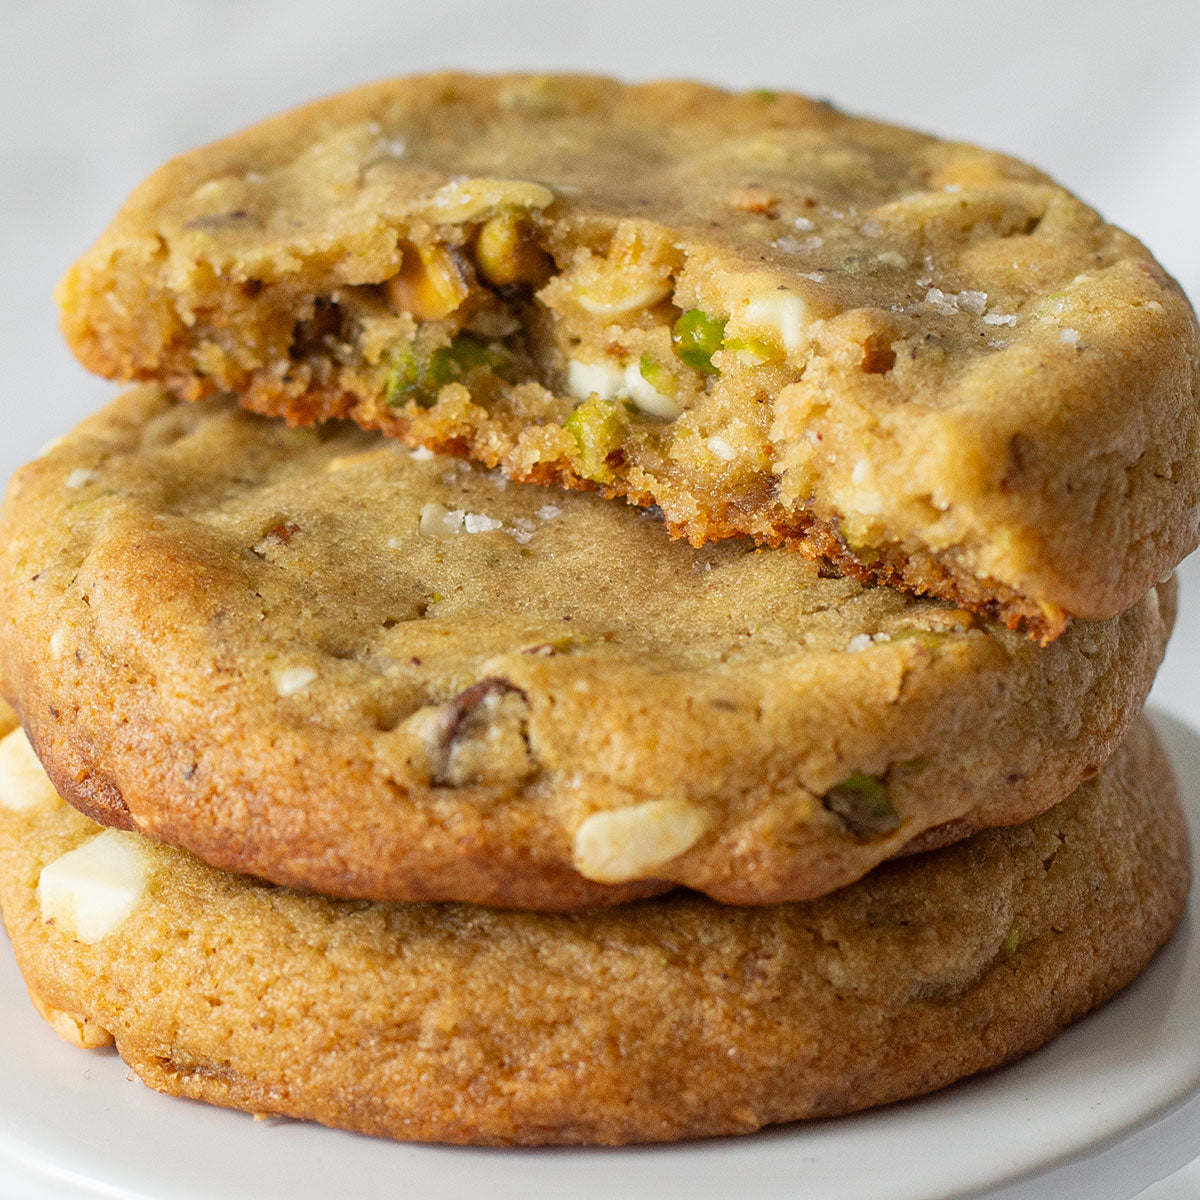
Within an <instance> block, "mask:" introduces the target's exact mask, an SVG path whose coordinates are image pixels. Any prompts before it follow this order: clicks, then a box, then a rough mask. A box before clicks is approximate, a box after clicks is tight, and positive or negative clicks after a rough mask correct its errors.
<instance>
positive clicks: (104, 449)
mask: <svg viewBox="0 0 1200 1200" xmlns="http://www.w3.org/2000/svg"><path fill="white" fill-rule="evenodd" d="M0 547H2V548H3V550H2V551H0V611H3V612H4V613H5V614H6V617H7V619H6V621H5V622H4V623H3V624H2V626H0V690H3V691H4V692H5V694H6V695H7V696H8V698H9V699H10V700H11V701H12V702H13V704H14V706H15V707H16V708H17V709H18V711H19V712H20V713H21V715H22V717H23V719H24V722H25V726H26V728H27V729H28V731H29V736H30V737H31V739H32V741H33V744H34V746H35V747H36V749H37V752H38V754H39V755H40V756H41V759H42V761H43V762H44V763H45V764H46V767H47V769H48V770H49V772H50V775H51V777H52V778H53V779H54V781H55V784H56V785H57V786H58V788H59V790H60V791H61V792H62V794H63V795H64V796H66V797H67V798H68V799H69V800H70V801H71V802H72V803H73V804H76V805H78V806H79V807H80V808H81V809H83V810H84V811H85V812H88V813H89V814H90V815H92V816H94V817H95V818H96V819H97V820H100V821H102V822H104V823H106V824H111V825H117V826H119V827H122V828H137V829H139V830H141V831H142V832H144V833H147V834H149V835H150V836H151V837H154V838H158V839H161V840H165V841H169V842H174V843H176V844H179V845H182V846H184V847H186V848H187V849H189V850H192V851H194V852H195V853H197V854H199V855H200V856H201V857H202V858H204V859H205V860H207V861H208V862H210V863H212V864H213V865H215V866H218V867H221V868H224V869H226V870H235V871H245V872H249V873H252V874H255V875H259V876H263V877H265V878H268V879H271V880H273V881H275V882H277V883H283V884H288V885H292V886H296V887H303V888H311V889H314V890H316V891H321V892H325V893H328V894H331V895H338V896H349V897H363V898H367V899H403V900H408V899H413V900H419V899H437V900H468V901H474V902H479V903H489V904H499V905H512V906H521V907H532V908H542V909H546V908H571V907H578V906H581V905H588V904H598V903H607V902H613V901H617V900H625V899H629V898H631V897H633V896H637V895H642V894H648V893H650V892H656V891H662V890H665V889H666V888H667V887H668V886H669V885H671V884H675V883H680V884H686V885H688V886H689V887H693V888H697V889H699V890H701V891H704V892H706V893H708V894H709V895H711V896H714V897H715V898H717V899H719V900H724V901H731V902H735V903H767V902H777V901H783V900H795V899H806V898H809V897H811V896H815V895H819V894H820V893H822V892H826V891H829V890H831V889H833V888H836V887H839V886H841V885H843V884H846V883H849V882H850V881H851V880H853V879H856V878H857V877H858V876H860V875H862V874H863V873H864V872H866V871H867V870H869V869H870V868H871V867H872V866H874V865H875V864H876V863H878V862H880V861H881V860H882V859H885V858H887V857H889V856H891V855H894V854H896V853H898V852H900V851H901V850H903V849H904V848H905V847H906V846H908V845H910V844H911V843H913V842H914V839H922V840H918V841H917V842H916V845H918V846H926V845H928V844H929V843H928V839H929V838H938V837H940V836H942V833H943V832H944V831H939V832H938V833H930V831H931V830H933V829H934V828H935V827H940V826H945V824H946V823H947V822H956V824H955V825H953V826H951V827H950V828H951V831H952V832H954V833H955V834H961V833H962V832H964V831H965V829H966V828H969V827H973V826H975V825H989V824H1005V823H1015V822H1018V821H1022V820H1025V819H1026V818H1028V817H1029V816H1032V815H1033V814H1034V813H1036V812H1039V811H1041V810H1042V809H1044V808H1047V807H1049V806H1050V805H1051V804H1054V803H1057V802H1058V801H1059V800H1061V799H1063V798H1064V797H1065V796H1066V795H1067V794H1069V793H1070V792H1071V791H1072V790H1073V789H1074V788H1075V786H1076V784H1077V783H1078V782H1079V781H1080V780H1081V779H1083V778H1085V777H1087V776H1088V775H1090V774H1093V773H1094V772H1095V771H1096V770H1097V769H1098V767H1099V766H1100V764H1101V763H1103V761H1104V760H1105V758H1106V757H1107V755H1108V754H1109V753H1110V752H1111V751H1112V749H1113V748H1114V747H1115V746H1116V744H1117V742H1118V741H1119V739H1120V737H1121V736H1122V734H1123V733H1124V730H1125V728H1126V727H1127V725H1128V723H1129V721H1130V720H1132V717H1133V715H1134V714H1136V713H1137V712H1138V711H1139V709H1140V707H1141V704H1142V701H1143V700H1144V698H1145V694H1146V692H1147V690H1148V688H1149V686H1150V683H1151V680H1152V678H1153V675H1154V672H1155V669H1156V667H1157V665H1158V663H1159V661H1160V658H1161V656H1162V652H1163V648H1164V644H1165V641H1166V638H1167V636H1168V633H1169V631H1170V627H1171V623H1172V620H1173V614H1174V588H1173V584H1170V583H1168V584H1165V585H1162V586H1160V587H1158V588H1156V589H1152V590H1151V592H1150V593H1148V594H1147V596H1146V597H1145V598H1144V599H1143V601H1142V602H1141V603H1140V604H1139V605H1137V606H1135V607H1134V608H1132V609H1130V610H1129V611H1128V612H1126V613H1125V614H1124V615H1122V616H1121V617H1119V618H1114V619H1112V620H1110V621H1107V622H1098V623H1092V622H1077V623H1076V624H1075V625H1073V627H1072V628H1071V629H1070V630H1068V632H1067V633H1066V634H1065V635H1064V636H1063V637H1061V638H1059V639H1058V640H1057V641H1056V642H1055V643H1053V644H1052V645H1051V646H1048V647H1046V648H1044V649H1042V648H1039V647H1038V646H1036V645H1035V644H1034V643H1032V642H1030V641H1029V639H1027V638H1025V637H1022V636H1020V635H1019V634H1015V633H1012V632H1011V631H1009V630H1007V629H1005V628H1003V627H1002V626H998V625H995V624H989V623H987V622H982V621H979V620H976V619H975V618H973V617H972V616H971V615H970V614H969V613H967V612H965V611H963V610H961V609H955V608H952V607H950V606H949V605H948V604H946V603H944V602H941V601H935V600H929V599H918V598H915V597H913V596H910V595H907V594H905V593H902V592H898V591H893V590H891V589H886V588H879V587H869V586H864V585H862V584H859V583H856V582H855V581H853V580H849V579H844V578H826V577H825V575H824V574H823V573H822V570H821V569H820V568H819V566H818V565H817V564H816V563H815V562H813V561H811V560H810V559H808V558H806V557H805V556H803V555H798V554H788V553H781V552H778V551H771V550H755V548H754V546H753V545H752V544H751V543H749V542H746V541H734V540H726V541H723V542H720V543H718V544H715V545H713V546H710V547H707V548H704V549H695V548H693V547H691V546H689V545H687V544H686V543H683V542H671V541H669V540H668V539H666V538H664V537H663V536H662V528H661V525H660V524H659V523H658V522H657V521H656V520H655V519H654V518H653V517H652V516H650V515H647V514H645V513H643V512H641V511H640V510H638V509H636V508H632V507H629V506H627V505H621V504H612V503H610V502H607V501H605V500H603V499H601V498H599V497H597V496H591V495H586V494H578V493H564V492H559V491H556V490H553V489H549V488H539V487H533V486H517V485H511V484H508V483H507V481H506V480H505V479H504V477H503V476H502V475H500V474H498V473H495V472H487V471H484V470H481V469H478V468H473V467H471V466H470V465H469V464H467V463H465V462H460V461H457V460H452V459H443V458H437V457H434V456H432V455H430V454H428V453H426V452H418V453H412V454H410V453H409V452H408V451H407V450H405V449H404V448H403V447H401V446H400V445H399V444H398V443H397V442H395V441H389V440H388V439H385V438H383V437H380V436H379V435H378V434H374V433H367V432H364V431H362V430H360V429H358V428H357V427H356V426H355V425H353V424H350V423H340V424H331V425H325V426H322V427H320V428H317V429H300V430H289V429H287V428H286V427H285V426H284V425H283V424H282V423H281V422H277V421H272V420H269V419H265V418H261V417H256V416H253V415H251V414H248V413H245V412H244V411H242V410H241V409H239V408H238V407H237V406H236V405H235V404H234V403H233V402H231V401H228V400H214V401H206V402H204V403H202V404H198V405H191V404H184V403H181V402H178V401H175V400H172V399H171V398H169V397H168V396H166V395H165V394H164V393H162V392H160V391H157V390H154V389H149V388H144V389H141V390H134V391H131V392H129V393H127V394H126V395H125V396H123V397H122V398H120V399H119V400H117V401H116V402H115V403H114V404H113V405H112V406H111V407H109V408H108V409H106V410H104V411H103V412H102V413H100V414H99V415H98V416H97V417H95V418H93V419H92V420H90V421H88V422H86V423H85V424H84V425H83V426H81V427H80V429H79V430H77V431H76V432H75V433H74V434H72V435H70V436H68V437H67V438H66V439H65V440H63V441H62V442H60V443H59V445H58V446H57V447H56V448H54V449H52V450H51V451H50V452H49V453H47V454H46V455H45V456H43V457H42V458H40V459H38V460H37V461H35V462H34V463H32V464H30V465H29V466H27V467H25V468H23V469H22V470H21V471H20V472H18V474H17V475H16V477H15V478H14V481H13V483H12V485H11V487H10V490H9V493H8V496H7V499H6V502H5V505H4V508H3V510H2V512H0Z"/></svg>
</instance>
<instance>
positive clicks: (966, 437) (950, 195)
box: [59, 74, 1200, 640]
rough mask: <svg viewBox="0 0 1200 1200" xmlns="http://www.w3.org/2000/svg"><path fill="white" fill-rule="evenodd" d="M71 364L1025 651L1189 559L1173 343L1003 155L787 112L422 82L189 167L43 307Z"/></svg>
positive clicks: (659, 96)
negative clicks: (437, 466)
mask: <svg viewBox="0 0 1200 1200" xmlns="http://www.w3.org/2000/svg"><path fill="white" fill-rule="evenodd" d="M59 299H60V303H61V307H62V313H63V327H64V330H65V332H66V334H67V337H68V340H69V341H70V343H71V345H72V346H73V347H74V349H75V351H76V353H77V354H78V355H79V356H80V358H81V359H82V360H83V362H84V363H85V364H86V365H87V366H89V367H90V368H92V369H93V370H96V371H99V372H101V373H103V374H106V375H110V376H112V377H115V378H121V379H129V380H132V379H155V380H158V381H160V382H162V383H164V384H165V385H166V386H167V387H168V388H170V389H171V390H172V391H173V392H175V393H176V394H177V395H180V396H183V397H187V398H193V399H194V398H198V397H202V396H207V395H210V394H212V393H213V392H217V391H222V390H227V391H231V392H235V393H237V394H238V395H239V396H240V397H241V399H242V400H243V402H244V403H245V404H246V405H248V406H249V407H251V408H254V409H257V410H258V411H260V412H264V413H271V414H283V415H285V416H287V417H288V418H289V420H291V421H293V422H299V423H308V422H311V421H313V420H315V419H317V418H322V417H329V416H343V415H345V416H350V417H353V418H354V419H355V420H356V421H358V422H359V423H361V424H363V425H366V426H369V427H374V428H379V429H382V430H384V431H385V432H386V433H389V434H393V435H397V436H400V437H402V438H404V439H406V440H408V441H409V442H410V443H413V444H416V443H421V444H423V445H426V446H428V447H432V448H435V449H438V450H443V451H447V452H450V453H453V454H458V455H466V456H469V457H472V458H475V459H479V460H482V461H483V462H484V463H486V464H487V465H489V466H496V465H499V466H500V467H502V469H503V470H504V471H505V472H506V473H507V474H508V475H509V476H511V477H512V478H514V479H520V480H532V481H537V482H559V483H563V484H566V485H568V486H570V487H586V488H594V489H599V490H601V491H602V492H604V493H606V494H608V495H622V496H626V497H628V498H629V499H630V500H632V501H634V502H636V503H639V504H647V505H648V504H657V505H658V506H659V507H660V508H661V510H662V511H663V513H664V514H665V517H666V522H667V525H668V528H669V529H670V530H671V531H672V532H674V533H676V534H682V535H685V536H686V537H688V538H689V539H691V540H692V541H693V542H694V543H695V544H697V545H699V544H703V543H705V542H707V541H710V540H713V539H720V538H724V537H729V536H737V535H748V536H750V537H753V538H754V539H756V540H757V541H758V542H760V543H762V544H768V545H775V544H778V543H780V542H783V541H786V542H797V543H798V544H800V545H801V546H803V547H805V548H807V549H808V550H810V551H812V552H819V553H822V554H825V555H827V556H829V557H830V558H832V559H833V560H835V561H836V562H837V563H838V564H839V565H840V566H841V568H842V569H844V570H845V571H846V572H848V573H850V574H852V575H854V576H856V577H858V578H860V579H875V580H878V581H880V582H884V583H888V584H898V585H901V586H903V587H906V588H909V589H915V590H918V591H921V592H925V593H932V594H935V595H940V596H943V597H947V598H950V599H952V600H954V601H955V602H956V603H958V604H960V605H963V606H965V607H967V608H969V609H971V610H973V611H986V612H990V613H997V614H999V615H1000V616H1001V617H1002V618H1003V619H1004V620H1005V621H1006V622H1007V623H1009V624H1010V625H1013V626H1017V625H1022V626H1023V627H1025V628H1026V629H1027V630H1028V631H1029V632H1030V633H1032V634H1034V635H1035V636H1037V637H1039V638H1041V639H1043V640H1046V639H1050V638H1053V637H1054V636H1056V635H1058V634H1059V633H1060V632H1061V631H1062V629H1063V628H1064V626H1065V622H1066V620H1067V619H1068V617H1069V616H1070V615H1072V614H1073V615H1077V616H1081V617H1086V618H1104V617H1109V616H1113V615H1115V614H1116V613H1119V612H1121V611H1122V610H1124V609H1125V608H1127V607H1129V606H1130V605H1132V604H1134V603H1136V602H1137V601H1139V600H1140V599H1141V598H1142V597H1143V596H1144V595H1145V593H1146V591H1147V590H1148V589H1149V588H1150V587H1151V586H1152V585H1153V584H1154V583H1156V582H1158V581H1159V580H1161V579H1162V578H1163V577H1164V576H1165V575H1166V574H1167V573H1168V572H1169V571H1170V570H1171V568H1172V567H1173V566H1174V565H1175V564H1176V563H1177V562H1178V561H1179V560H1180V559H1181V558H1182V557H1183V555H1185V554H1186V553H1187V552H1188V551H1190V550H1191V549H1193V548H1194V547H1195V545H1196V544H1197V540H1198V536H1200V535H1198V529H1200V526H1198V521H1200V505H1198V501H1200V466H1198V464H1200V434H1198V429H1200V423H1198V412H1197V409H1198V383H1197V379H1198V365H1197V364H1198V358H1200V351H1198V345H1200V342H1198V335H1197V328H1196V323H1195V318H1194V316H1193V314H1192V312H1191V310H1190V308H1189V306H1188V304H1187V301H1186V299H1185V298H1184V297H1183V295H1182V293H1181V292H1180V290H1179V288H1178V287H1177V286H1176V284H1175V283H1174V282H1173V281H1172V280H1171V279H1170V278H1169V277H1168V276H1166V275H1165V274H1164V272H1163V271H1162V269H1161V268H1160V267H1159V266H1158V265H1157V264H1156V263H1155V262H1154V260H1153V259H1152V258H1151V256H1150V255H1149V253H1148V252H1147V251H1146V250H1145V248H1144V247H1143V246H1141V245H1140V243H1138V242H1137V241H1136V240H1134V239H1133V238H1132V237H1130V236H1128V235H1127V234H1125V233H1123V232H1121V231H1120V230H1118V229H1115V228H1113V227H1112V226H1110V225H1107V224H1105V222H1104V221H1103V220H1102V219H1101V218H1100V217H1099V216H1098V215H1097V214H1096V213H1095V212H1094V211H1093V210H1091V209H1090V208H1088V207H1087V206H1086V205H1084V204H1083V203H1081V202H1080V201H1079V200H1077V199H1075V198H1074V197H1073V196H1071V195H1070V194H1069V193H1067V192H1066V191H1064V190H1063V189H1062V188H1061V187H1058V186H1057V185H1055V184H1054V183H1053V182H1052V181H1051V180H1049V179H1048V178H1047V177H1046V176H1045V175H1043V174H1041V173H1040V172H1038V171H1036V170H1034V169H1033V168H1031V167H1029V166H1026V165H1024V164H1022V163H1020V162H1018V161H1016V160H1014V159H1012V158H1008V157H1005V156H1003V155H999V154H994V153H990V152H988V151H985V150H981V149H978V148H976V147H973V146H968V145H963V144H958V143H951V142H945V141H941V140H938V139H936V138H933V137H929V136H925V135H922V134H918V133H914V132H911V131H907V130H903V129H898V128H895V127H892V126H888V125H883V124H879V123H877V122H873V121H868V120H862V119H857V118H852V117H848V116H845V115H843V114H841V113H839V112H837V111H836V110H834V109H832V108H831V107H830V106H828V105H826V104H823V103H816V102H813V101H810V100H807V99H804V98H803V97H799V96H794V95H786V94H782V93H779V94H777V93H768V92H751V93H747V94H743V95H731V94H729V93H726V92H723V91H719V90H716V89H713V88H708V87H703V86H700V85H697V84H688V83H661V84H649V85H639V86H627V85H623V84H619V83H616V82H613V81H610V80H604V79H596V78H578V77H553V76H551V77H547V76H526V77H517V76H509V77H496V78H480V77H471V76H465V75H452V74H446V75H435V76H427V77H420V78H413V79H401V80H394V81H391V82H386V83H381V84H377V85H374V86H370V87H365V88H362V89H360V90H357V91H353V92H350V93H347V94H345V95H342V96H338V97H334V98H332V99H328V100H324V101H320V102H318V103H316V104H313V105H311V106H309V107H307V108H303V109H300V110H298V111H296V112H293V113H289V114H286V115H284V116H281V117H277V118H275V119H273V120H271V121H268V122H266V123H264V124H262V125H259V126H256V127H254V128H253V129H250V130H248V131H247V132H245V133H242V134H240V135H238V136H236V137H233V138H230V139H229V140H227V141H224V142H220V143H218V144H216V145H213V146H208V147H205V148H203V149H200V150H197V151H195V152H193V153H191V154H187V155H184V156H183V157H181V158H178V159H176V160H174V161H173V162H171V163H169V164H168V165H167V166H165V167H164V168H162V170H160V171H159V172H158V173H156V174H155V175H153V176H152V177H151V178H150V179H149V180H148V181H147V182H146V183H144V184H143V185H142V186H141V187H140V188H139V189H138V190H137V191H136V192H135V193H134V194H133V196H132V197H131V198H130V200H129V202H128V204H127V205H126V206H125V208H124V209H123V210H122V211H121V213H120V214H119V215H118V216H117V218H116V219H115V221H114V222H113V224H112V225H111V227H110V228H109V230H108V231H107V232H106V233H105V234H104V235H103V237H102V238H101V239H100V241H99V242H98V243H97V245H96V246H95V247H94V248H93V249H92V250H91V251H90V252H89V253H88V254H87V255H86V256H85V257H84V258H83V259H82V260H81V261H80V262H79V263H78V264H77V265H76V266H75V268H74V269H73V270H72V271H71V272H70V274H69V275H68V277H67V278H66V280H65V281H64V283H63V285H62V288H61V290H60V294H59Z"/></svg>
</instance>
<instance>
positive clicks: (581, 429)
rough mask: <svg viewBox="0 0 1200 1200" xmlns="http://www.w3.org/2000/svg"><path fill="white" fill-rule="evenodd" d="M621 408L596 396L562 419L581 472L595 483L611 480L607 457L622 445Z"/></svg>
mask: <svg viewBox="0 0 1200 1200" xmlns="http://www.w3.org/2000/svg"><path fill="white" fill-rule="evenodd" d="M623 413H624V409H623V408H621V407H618V406H617V405H616V404H613V403H612V402H611V401H608V400H601V399H600V397H599V396H591V397H589V398H588V399H587V400H585V401H584V402H583V403H582V404H581V405H580V406H579V407H578V408H577V409H576V410H575V411H574V412H573V413H572V414H571V415H570V416H569V417H568V418H567V419H566V421H565V422H564V426H563V427H564V428H565V429H568V430H570V432H571V433H572V434H573V435H574V437H575V442H576V444H577V445H578V446H579V455H580V458H581V459H582V460H583V461H582V474H583V477H584V478H585V479H590V480H592V481H593V482H595V483H611V482H612V479H613V473H612V470H611V469H610V468H609V465H608V456H609V455H610V454H611V453H612V452H613V451H614V450H616V449H617V447H618V446H620V444H621V430H622V426H623V424H624V421H623V419H622V417H623Z"/></svg>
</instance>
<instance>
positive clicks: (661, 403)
mask: <svg viewBox="0 0 1200 1200" xmlns="http://www.w3.org/2000/svg"><path fill="white" fill-rule="evenodd" d="M567 391H568V392H569V393H570V394H571V395H572V396H574V397H575V399H577V400H586V399H587V398H588V397H589V396H593V395H595V396H599V397H600V399H601V400H618V399H629V400H632V401H633V402H634V404H636V405H637V406H638V408H640V409H641V410H642V411H643V412H646V413H649V414H650V415H651V416H654V417H663V418H665V419H667V420H671V419H673V418H674V417H677V416H679V414H680V413H681V412H682V411H683V410H682V409H681V408H680V407H679V405H678V404H676V403H675V401H674V400H672V399H671V397H670V396H664V395H663V394H662V392H660V391H658V389H657V388H653V387H651V386H650V384H649V383H648V382H647V381H646V380H645V379H644V378H643V376H642V368H641V364H640V363H637V362H631V363H626V364H625V365H624V366H618V365H617V364H616V363H607V362H598V363H585V362H579V361H578V360H576V359H573V358H572V359H570V360H569V361H568V362H567Z"/></svg>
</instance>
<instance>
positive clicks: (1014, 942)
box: [1000, 925, 1021, 958]
mask: <svg viewBox="0 0 1200 1200" xmlns="http://www.w3.org/2000/svg"><path fill="white" fill-rule="evenodd" d="M1020 945H1021V931H1020V930H1019V929H1018V928H1017V927H1016V926H1015V925H1010V926H1009V928H1008V932H1007V933H1006V934H1005V935H1004V941H1002V942H1001V943H1000V953H1001V954H1003V955H1004V957H1005V958H1012V956H1013V955H1014V954H1016V952H1017V949H1018V947H1019V946H1020Z"/></svg>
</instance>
